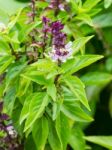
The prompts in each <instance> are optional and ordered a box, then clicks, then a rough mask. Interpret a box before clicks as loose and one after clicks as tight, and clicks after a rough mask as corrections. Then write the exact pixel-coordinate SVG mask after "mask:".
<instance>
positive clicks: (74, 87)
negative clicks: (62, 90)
mask: <svg viewBox="0 0 112 150" xmlns="http://www.w3.org/2000/svg"><path fill="white" fill-rule="evenodd" d="M64 82H65V83H66V85H67V86H68V87H69V88H70V90H71V91H72V92H73V94H74V95H75V97H77V98H78V99H79V101H80V102H81V103H82V104H83V105H84V106H85V107H86V108H87V109H88V110H90V107H89V104H88V100H87V97H86V93H85V90H84V88H85V87H84V84H83V83H82V82H81V80H80V79H79V78H78V77H76V76H68V77H65V78H64Z"/></svg>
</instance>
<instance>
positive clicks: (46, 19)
mask: <svg viewBox="0 0 112 150" xmlns="http://www.w3.org/2000/svg"><path fill="white" fill-rule="evenodd" d="M42 22H43V23H44V24H46V23H48V22H50V19H49V18H46V17H43V18H42Z"/></svg>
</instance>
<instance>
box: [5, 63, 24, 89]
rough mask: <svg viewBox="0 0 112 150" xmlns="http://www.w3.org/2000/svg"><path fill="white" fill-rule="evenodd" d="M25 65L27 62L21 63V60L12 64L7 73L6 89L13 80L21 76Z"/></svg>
mask: <svg viewBox="0 0 112 150" xmlns="http://www.w3.org/2000/svg"><path fill="white" fill-rule="evenodd" d="M25 67H26V64H21V63H20V62H17V63H14V64H12V65H11V66H10V67H9V68H8V72H7V75H6V87H5V91H6V90H7V88H8V86H9V85H10V84H11V83H12V81H13V82H14V81H15V80H16V79H17V77H19V75H20V73H21V72H22V71H23V70H24V68H25Z"/></svg>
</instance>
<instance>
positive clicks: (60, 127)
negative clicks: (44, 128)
mask: <svg viewBox="0 0 112 150" xmlns="http://www.w3.org/2000/svg"><path fill="white" fill-rule="evenodd" d="M55 126H56V131H57V134H58V137H59V139H60V142H61V144H62V147H63V150H66V149H67V143H68V140H69V136H70V126H69V121H68V118H67V117H66V116H65V115H64V114H63V113H62V112H60V113H59V115H58V117H57V118H56V125H55Z"/></svg>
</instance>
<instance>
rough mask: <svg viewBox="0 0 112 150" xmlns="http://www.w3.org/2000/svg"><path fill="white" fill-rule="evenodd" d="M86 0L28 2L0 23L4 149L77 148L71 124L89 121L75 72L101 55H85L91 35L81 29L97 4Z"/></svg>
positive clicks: (0, 91)
mask: <svg viewBox="0 0 112 150" xmlns="http://www.w3.org/2000/svg"><path fill="white" fill-rule="evenodd" d="M90 1H91V0H86V1H85V2H84V3H82V2H81V1H80V0H77V1H73V0H69V1H68V0H67V1H62V0H51V1H45V0H43V1H42V0H40V1H39V0H38V1H36V0H31V3H30V4H29V5H28V6H27V7H24V8H21V9H19V10H18V12H17V14H16V15H13V16H11V17H10V19H9V17H8V20H7V23H6V24H4V23H2V22H1V23H0V31H1V32H0V84H1V85H0V97H1V101H2V102H3V110H2V111H3V112H4V113H6V114H7V115H8V116H9V118H10V119H7V118H6V119H5V118H4V117H3V116H2V123H1V126H2V127H0V128H1V130H2V131H3V132H5V133H4V137H5V139H3V141H5V142H6V144H5V145H4V148H5V149H6V150H7V149H8V150H9V149H10V150H14V147H19V149H25V150H31V149H32V150H67V149H69V148H70V147H72V148H73V149H75V147H76V150H77V146H78V145H79V144H80V143H78V142H76V141H74V136H75V134H74V133H75V129H76V130H78V129H77V128H74V126H76V125H77V124H80V123H81V124H82V123H84V122H85V123H86V122H91V121H93V118H92V117H91V116H90V115H89V114H90V113H89V112H90V111H91V108H90V106H89V104H88V100H87V97H86V92H85V85H84V83H83V82H82V81H81V80H80V76H79V74H78V71H79V70H81V69H83V68H85V67H87V66H89V65H90V64H92V63H94V62H96V61H98V60H100V59H101V58H102V57H103V56H100V55H91V54H85V44H86V43H87V42H88V41H89V40H90V39H91V38H92V37H93V36H86V37H85V36H84V34H83V33H82V32H81V30H80V29H81V27H82V26H83V25H84V24H86V25H88V26H93V23H92V19H91V17H92V16H93V15H95V14H96V13H98V12H99V8H95V9H94V7H95V5H96V4H97V3H98V2H99V0H96V1H95V2H94V3H91V2H90ZM89 6H91V7H89ZM2 102H1V105H2ZM0 114H2V113H0ZM9 124H10V126H14V129H12V127H10V128H7V127H8V126H9ZM78 128H79V127H78ZM13 133H15V134H14V135H15V136H14V135H13ZM81 134H82V133H81ZM12 135H13V136H12ZM81 136H82V135H81ZM12 140H13V141H15V144H14V142H12ZM8 142H9V144H7V143H8ZM1 148H2V147H1ZM83 149H85V147H83Z"/></svg>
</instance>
